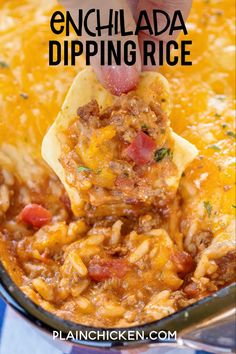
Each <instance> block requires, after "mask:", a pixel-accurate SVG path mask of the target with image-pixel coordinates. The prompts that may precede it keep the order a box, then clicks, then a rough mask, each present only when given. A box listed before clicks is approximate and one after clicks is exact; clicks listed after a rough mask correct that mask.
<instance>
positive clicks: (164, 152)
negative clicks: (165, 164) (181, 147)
mask: <svg viewBox="0 0 236 354" xmlns="http://www.w3.org/2000/svg"><path fill="white" fill-rule="evenodd" d="M170 155H171V150H170V149H167V148H161V149H159V150H156V151H155V153H154V160H155V161H156V162H159V161H161V160H163V159H164V158H165V157H166V156H170Z"/></svg>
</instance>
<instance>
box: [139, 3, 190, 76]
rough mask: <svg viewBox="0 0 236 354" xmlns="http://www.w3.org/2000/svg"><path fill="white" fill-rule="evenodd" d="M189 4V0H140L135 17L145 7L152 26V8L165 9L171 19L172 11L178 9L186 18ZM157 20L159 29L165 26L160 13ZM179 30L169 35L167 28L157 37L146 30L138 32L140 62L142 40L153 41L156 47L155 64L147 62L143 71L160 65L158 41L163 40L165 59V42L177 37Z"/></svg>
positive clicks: (163, 18) (142, 54)
mask: <svg viewBox="0 0 236 354" xmlns="http://www.w3.org/2000/svg"><path fill="white" fill-rule="evenodd" d="M191 5H192V1H191V0H153V1H145V0H140V1H139V4H138V6H137V12H136V15H135V17H136V18H137V16H138V14H139V12H140V11H141V10H144V9H145V10H146V11H147V13H148V16H149V18H150V21H151V24H152V26H153V17H152V13H153V10H154V9H159V10H162V11H165V12H166V13H167V14H168V15H169V16H170V18H171V19H172V18H173V14H174V12H175V11H176V10H180V11H181V13H182V16H183V18H184V20H186V19H187V17H188V15H189V12H190V10H191ZM157 22H158V28H160V29H161V28H164V27H165V24H166V20H165V17H164V16H163V15H162V14H158V15H157ZM179 32H180V31H174V32H173V34H172V35H170V34H169V31H168V30H167V31H165V32H164V33H162V34H161V35H159V36H158V37H155V36H150V35H149V34H148V32H147V31H143V32H141V33H140V34H139V45H140V50H141V57H142V62H143V56H144V53H143V45H144V41H147V40H149V41H150V40H151V41H153V42H154V44H155V46H156V48H157V50H156V51H155V55H154V57H155V63H156V66H153V65H152V64H151V63H150V62H149V63H148V65H143V67H142V70H143V71H146V70H155V69H156V70H157V69H158V66H159V65H160V56H159V51H158V48H159V43H160V41H163V42H164V45H163V58H164V60H165V57H166V45H165V43H167V42H168V41H170V40H175V39H176V38H177V36H178V35H179Z"/></svg>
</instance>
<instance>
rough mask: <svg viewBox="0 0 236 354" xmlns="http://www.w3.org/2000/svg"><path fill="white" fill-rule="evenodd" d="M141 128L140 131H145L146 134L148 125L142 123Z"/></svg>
mask: <svg viewBox="0 0 236 354" xmlns="http://www.w3.org/2000/svg"><path fill="white" fill-rule="evenodd" d="M141 129H142V131H143V132H144V133H146V134H148V129H149V127H148V125H147V124H145V123H144V124H142V125H141Z"/></svg>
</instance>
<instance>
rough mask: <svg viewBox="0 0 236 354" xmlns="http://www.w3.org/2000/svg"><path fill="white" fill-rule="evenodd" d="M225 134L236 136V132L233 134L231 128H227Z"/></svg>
mask: <svg viewBox="0 0 236 354" xmlns="http://www.w3.org/2000/svg"><path fill="white" fill-rule="evenodd" d="M226 134H227V135H228V136H231V137H232V138H236V134H235V133H234V132H232V130H228V131H227V132H226Z"/></svg>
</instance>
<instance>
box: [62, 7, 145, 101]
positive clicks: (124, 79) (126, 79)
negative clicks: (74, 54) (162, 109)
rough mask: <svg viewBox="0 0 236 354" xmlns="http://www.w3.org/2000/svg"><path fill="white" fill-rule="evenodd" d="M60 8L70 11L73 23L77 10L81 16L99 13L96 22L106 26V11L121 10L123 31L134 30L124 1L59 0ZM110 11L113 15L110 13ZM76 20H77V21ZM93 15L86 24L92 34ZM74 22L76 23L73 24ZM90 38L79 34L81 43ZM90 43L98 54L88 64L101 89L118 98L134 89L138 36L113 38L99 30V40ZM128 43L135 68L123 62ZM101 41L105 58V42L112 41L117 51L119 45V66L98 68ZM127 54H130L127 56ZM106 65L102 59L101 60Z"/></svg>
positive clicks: (139, 61) (137, 74)
mask: <svg viewBox="0 0 236 354" xmlns="http://www.w3.org/2000/svg"><path fill="white" fill-rule="evenodd" d="M60 2H61V4H62V5H64V6H65V7H66V9H67V10H69V11H70V13H71V15H72V16H73V18H74V20H76V15H77V16H78V12H77V10H78V9H79V8H80V9H83V10H84V14H85V13H86V12H87V11H88V10H89V9H95V10H100V17H101V19H100V23H101V25H106V24H108V23H109V11H110V9H113V11H114V12H115V11H119V10H121V9H122V10H124V16H125V19H124V21H125V27H126V30H127V31H130V30H132V31H134V30H135V21H134V18H133V15H132V13H131V10H130V8H129V6H128V3H127V1H126V0H110V1H109V2H107V3H105V2H104V0H80V1H76V0H61V1H60ZM114 12H113V14H114ZM77 21H78V19H77ZM96 22H97V21H96V20H95V15H94V17H93V16H92V15H91V16H90V17H89V21H88V27H89V28H90V29H91V30H92V31H94V32H96V30H95V28H96V25H97V23H96ZM75 23H76V22H75ZM88 39H91V38H89V37H88V35H87V34H84V35H83V38H82V40H83V42H84V41H86V40H88ZM92 39H93V40H96V42H97V43H98V48H99V51H98V54H97V55H96V56H94V57H92V58H91V64H92V66H93V68H94V70H95V72H96V75H97V77H98V79H99V80H100V81H101V83H102V84H103V86H105V87H106V88H107V89H108V90H109V91H111V92H112V93H113V94H115V95H120V94H122V93H125V92H128V91H130V90H132V89H133V88H135V86H136V85H137V83H138V79H139V74H140V71H141V57H140V50H139V42H138V36H135V35H133V36H126V37H124V36H121V34H120V33H118V34H115V35H113V36H108V30H103V32H102V36H101V37H98V36H97V37H93V38H92ZM127 39H128V40H132V41H133V42H134V43H135V46H136V50H135V52H136V62H135V65H132V66H129V65H126V64H125V63H124V42H125V41H126V40H127ZM101 41H104V42H105V55H106V56H107V41H112V43H113V46H114V48H117V45H118V42H119V41H120V43H121V65H115V64H114V65H111V66H108V65H107V64H105V65H104V66H101V64H100V58H101V49H100V48H101V46H100V43H101ZM130 55H131V54H130ZM130 55H129V57H130ZM105 62H106V60H105Z"/></svg>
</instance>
